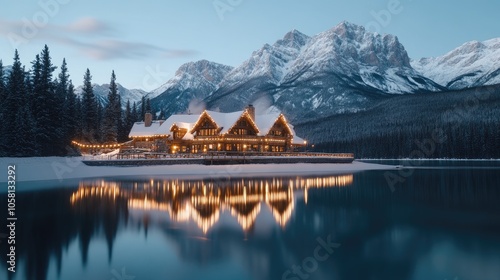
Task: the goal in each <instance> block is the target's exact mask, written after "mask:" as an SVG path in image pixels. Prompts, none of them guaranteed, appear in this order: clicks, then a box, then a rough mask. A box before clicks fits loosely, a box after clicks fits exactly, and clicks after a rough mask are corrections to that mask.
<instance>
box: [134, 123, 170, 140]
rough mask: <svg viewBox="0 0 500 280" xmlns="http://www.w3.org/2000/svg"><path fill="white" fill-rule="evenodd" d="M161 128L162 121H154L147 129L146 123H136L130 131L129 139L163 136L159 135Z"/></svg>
mask: <svg viewBox="0 0 500 280" xmlns="http://www.w3.org/2000/svg"><path fill="white" fill-rule="evenodd" d="M160 126H161V122H160V121H153V122H152V123H151V126H148V127H146V126H145V125H144V122H136V123H134V125H133V126H132V129H131V130H130V133H129V135H128V136H129V137H148V136H154V135H162V134H161V133H158V128H159V127H160Z"/></svg>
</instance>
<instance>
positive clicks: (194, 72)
mask: <svg viewBox="0 0 500 280" xmlns="http://www.w3.org/2000/svg"><path fill="white" fill-rule="evenodd" d="M232 69H233V67H231V66H227V65H222V64H219V63H215V62H210V61H207V60H200V61H197V62H189V63H186V64H183V65H182V66H181V67H179V69H178V70H177V71H176V73H175V76H174V77H173V78H172V79H170V80H169V81H167V83H165V84H164V85H162V86H161V87H160V88H159V89H157V90H154V91H153V92H152V93H151V94H152V95H153V96H155V95H156V97H155V98H152V99H151V106H152V107H153V109H154V110H162V111H163V112H165V113H167V114H173V113H183V112H187V111H188V110H189V104H190V102H191V101H193V100H197V101H198V102H201V101H203V100H204V99H206V98H207V97H208V95H209V94H211V93H212V92H214V91H216V90H217V89H218V85H219V83H220V82H221V81H222V79H223V78H224V77H225V76H226V75H227V74H228V73H229V72H230V71H231V70H232ZM200 106H201V105H200ZM191 113H196V112H191Z"/></svg>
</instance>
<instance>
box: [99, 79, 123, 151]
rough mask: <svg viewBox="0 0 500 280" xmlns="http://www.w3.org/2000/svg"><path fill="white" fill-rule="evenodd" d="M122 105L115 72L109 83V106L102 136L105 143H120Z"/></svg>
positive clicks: (107, 106) (105, 113) (105, 115)
mask: <svg viewBox="0 0 500 280" xmlns="http://www.w3.org/2000/svg"><path fill="white" fill-rule="evenodd" d="M120 120H121V104H120V95H119V94H118V88H117V85H116V75H115V71H113V72H112V73H111V81H110V83H109V93H108V104H107V105H106V108H105V111H104V116H103V122H102V134H103V138H104V139H103V140H104V142H110V143H116V142H117V141H118V132H119V129H120V127H119V125H120V123H121V121H120Z"/></svg>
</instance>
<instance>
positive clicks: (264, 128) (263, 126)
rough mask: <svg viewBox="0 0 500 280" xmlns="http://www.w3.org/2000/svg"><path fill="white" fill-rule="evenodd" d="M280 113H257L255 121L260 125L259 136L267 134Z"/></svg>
mask: <svg viewBox="0 0 500 280" xmlns="http://www.w3.org/2000/svg"><path fill="white" fill-rule="evenodd" d="M280 115H281V113H271V114H264V115H255V123H256V124H257V126H258V127H259V136H266V135H267V134H268V133H269V130H271V128H272V127H273V125H274V123H275V122H276V121H277V120H278V118H279V117H280Z"/></svg>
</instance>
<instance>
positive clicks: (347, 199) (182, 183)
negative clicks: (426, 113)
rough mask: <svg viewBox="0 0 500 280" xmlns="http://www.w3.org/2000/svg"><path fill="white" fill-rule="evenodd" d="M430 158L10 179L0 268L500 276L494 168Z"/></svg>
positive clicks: (84, 273)
mask: <svg viewBox="0 0 500 280" xmlns="http://www.w3.org/2000/svg"><path fill="white" fill-rule="evenodd" d="M436 167H440V166H436V165H434V166H432V167H431V168H420V169H416V170H414V172H412V175H411V176H408V177H405V178H404V181H403V182H402V183H400V184H398V185H396V186H395V187H394V188H393V189H391V188H390V187H389V185H388V183H387V181H386V176H385V175H386V174H385V172H386V171H366V172H359V173H354V174H343V175H332V176H320V177H316V176H314V177H275V178H244V179H241V178H223V179H203V180H172V179H165V180H161V179H158V178H155V179H149V178H144V179H142V180H137V179H134V180H126V179H124V178H111V179H110V178H107V179H91V180H82V181H80V182H77V183H69V184H68V185H67V186H65V187H60V188H56V189H44V190H40V191H27V192H19V191H18V193H17V205H18V209H17V216H18V223H17V227H16V235H17V236H16V237H17V239H16V245H17V247H16V248H17V251H16V254H17V267H16V268H17V272H16V273H15V274H11V273H9V274H7V273H6V267H5V263H6V261H7V259H6V258H7V257H6V254H5V253H4V252H5V249H6V248H5V245H6V244H5V242H2V243H1V244H0V246H1V250H2V255H1V257H0V258H1V259H2V264H0V269H1V272H0V278H1V279H42V280H45V279H47V280H49V279H50V280H52V279H103V280H105V279H106V280H109V279H116V280H121V279H136V280H141V279H214V280H215V279H384V280H385V279H398V280H401V279H419V280H420V279H422V280H429V279H460V280H462V279H478V280H479V279H481V280H483V279H486V280H487V279H492V280H493V279H495V280H498V279H500V215H499V214H500V203H499V201H500V188H499V186H498V182H500V172H499V171H500V169H499V168H498V167H493V168H491V166H486V167H485V166H480V167H477V166H476V168H462V167H463V166H460V167H453V166H451V165H449V166H448V167H442V166H441V167H442V168H436ZM392 172H396V173H397V172H398V171H392ZM27 184H36V182H35V183H21V182H20V183H18V190H20V189H22V188H23V185H27ZM0 199H1V200H2V201H5V200H6V199H7V198H6V195H5V194H2V195H0ZM1 218H2V219H3V220H5V219H6V216H5V214H3V216H2V217H1ZM0 232H1V231H0ZM325 244H330V246H326V247H325ZM332 244H333V245H332ZM318 248H319V249H318ZM7 275H8V277H9V278H7ZM132 277H135V278H132Z"/></svg>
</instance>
